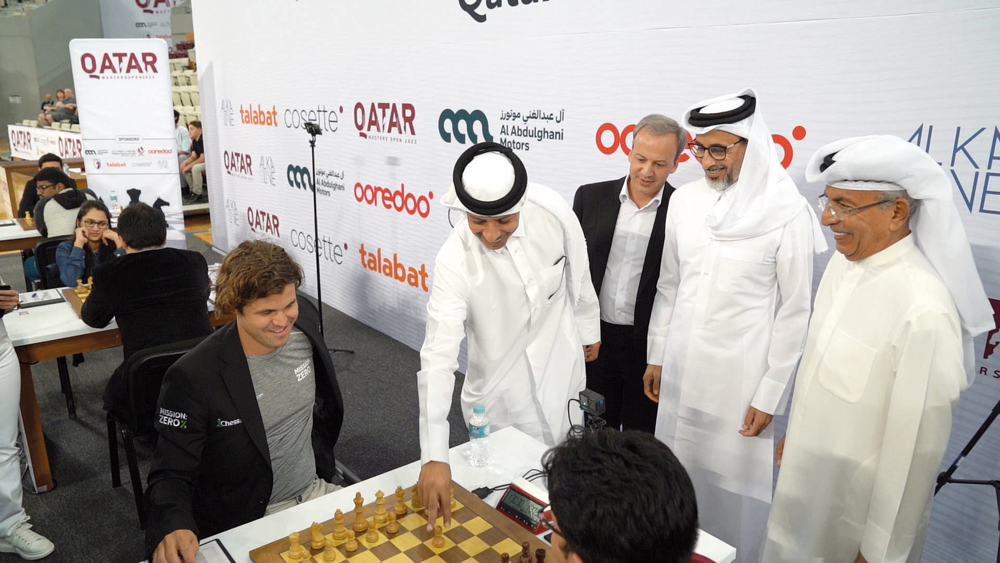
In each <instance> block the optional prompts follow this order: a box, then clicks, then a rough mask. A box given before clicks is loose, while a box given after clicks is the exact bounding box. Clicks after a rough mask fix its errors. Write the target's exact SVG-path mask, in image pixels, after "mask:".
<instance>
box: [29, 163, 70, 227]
mask: <svg viewBox="0 0 1000 563" xmlns="http://www.w3.org/2000/svg"><path fill="white" fill-rule="evenodd" d="M62 166H63V161H62V159H61V158H59V155H57V154H52V153H46V154H43V155H42V157H41V158H39V159H38V169H39V170H41V169H43V168H58V169H61V168H62ZM69 187H71V188H73V189H76V180H74V179H72V178H70V179H69ZM36 205H38V189H37V188H36V187H35V179H34V178H32V179H30V180H28V181H27V182H25V184H24V192H22V193H21V203H20V204H19V205H18V206H17V216H18V217H24V216H25V214H27V213H28V212H31V213H34V211H35V206H36Z"/></svg>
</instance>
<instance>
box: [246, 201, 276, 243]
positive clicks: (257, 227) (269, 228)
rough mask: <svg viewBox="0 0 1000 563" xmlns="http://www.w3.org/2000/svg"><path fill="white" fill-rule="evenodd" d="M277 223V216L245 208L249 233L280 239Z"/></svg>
mask: <svg viewBox="0 0 1000 563" xmlns="http://www.w3.org/2000/svg"><path fill="white" fill-rule="evenodd" d="M279 223H280V221H279V220H278V216H277V215H275V214H273V213H268V212H267V211H261V210H259V209H254V208H253V207H247V224H248V225H250V230H251V231H253V232H255V233H264V234H268V235H271V236H273V237H275V238H281V233H279V232H278V227H279Z"/></svg>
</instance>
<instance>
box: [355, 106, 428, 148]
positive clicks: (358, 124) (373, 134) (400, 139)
mask: <svg viewBox="0 0 1000 563" xmlns="http://www.w3.org/2000/svg"><path fill="white" fill-rule="evenodd" d="M415 118H416V110H415V109H414V107H413V104H397V103H394V102H371V103H370V104H365V103H363V102H358V103H356V104H354V127H355V128H357V130H358V135H359V136H360V137H362V138H364V139H369V140H373V141H391V142H396V143H407V144H415V143H416V142H417V140H416V139H413V138H412V137H414V136H416V134H417V133H416V131H415V130H414V128H413V120H414V119H415Z"/></svg>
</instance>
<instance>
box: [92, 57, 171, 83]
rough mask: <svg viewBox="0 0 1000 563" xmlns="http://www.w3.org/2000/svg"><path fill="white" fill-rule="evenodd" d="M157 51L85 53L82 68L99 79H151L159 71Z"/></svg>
mask: <svg viewBox="0 0 1000 563" xmlns="http://www.w3.org/2000/svg"><path fill="white" fill-rule="evenodd" d="M156 63H157V60H156V53H148V52H142V53H103V54H102V53H97V54H94V53H84V54H82V55H80V68H82V69H83V72H85V73H87V76H89V77H91V78H94V79H97V80H149V79H152V78H153V77H154V75H155V74H156V73H157V70H156Z"/></svg>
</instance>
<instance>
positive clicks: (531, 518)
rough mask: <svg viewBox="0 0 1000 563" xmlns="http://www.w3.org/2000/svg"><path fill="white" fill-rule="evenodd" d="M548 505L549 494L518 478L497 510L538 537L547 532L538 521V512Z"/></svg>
mask: <svg viewBox="0 0 1000 563" xmlns="http://www.w3.org/2000/svg"><path fill="white" fill-rule="evenodd" d="M548 505H549V495H548V493H546V492H545V491H544V490H542V488H541V487H539V486H537V485H534V484H532V483H530V482H528V481H526V480H525V479H522V478H520V477H518V478H517V479H514V482H513V483H511V484H510V487H508V489H507V492H505V493H504V494H503V496H502V497H501V498H500V502H499V503H498V504H497V510H498V511H500V513H501V514H503V515H504V516H506V517H508V518H510V519H511V520H513V521H514V522H517V523H518V524H520V525H521V527H523V528H524V529H526V530H528V531H529V532H531V533H532V534H535V535H538V534H540V533H542V532H543V531H544V530H545V529H544V528H543V527H542V524H541V522H540V521H539V520H538V511H539V510H542V509H543V508H545V507H546V506H548Z"/></svg>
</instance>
